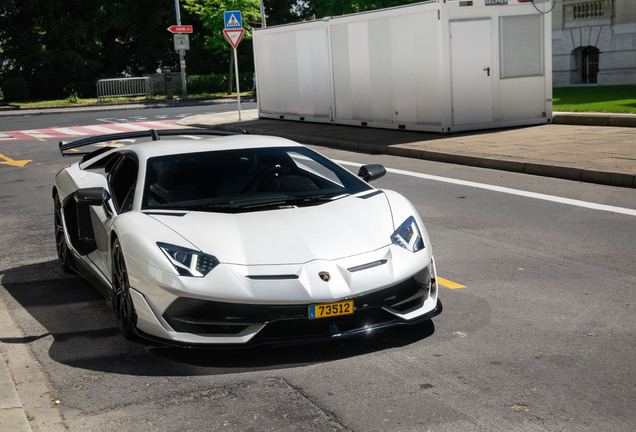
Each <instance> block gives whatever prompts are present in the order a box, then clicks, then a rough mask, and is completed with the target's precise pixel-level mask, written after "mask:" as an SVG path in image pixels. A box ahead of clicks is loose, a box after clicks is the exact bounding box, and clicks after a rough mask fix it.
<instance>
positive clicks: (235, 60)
mask: <svg viewBox="0 0 636 432" xmlns="http://www.w3.org/2000/svg"><path fill="white" fill-rule="evenodd" d="M234 75H236V102H237V103H238V116H239V121H241V90H240V89H239V74H238V57H237V56H236V48H234Z"/></svg>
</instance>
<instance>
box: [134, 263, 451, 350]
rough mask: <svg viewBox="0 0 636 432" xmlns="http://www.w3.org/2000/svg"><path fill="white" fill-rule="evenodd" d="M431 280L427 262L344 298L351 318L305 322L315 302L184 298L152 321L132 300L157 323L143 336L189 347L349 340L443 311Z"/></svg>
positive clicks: (140, 299)
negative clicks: (393, 280)
mask: <svg viewBox="0 0 636 432" xmlns="http://www.w3.org/2000/svg"><path fill="white" fill-rule="evenodd" d="M431 270H432V272H431ZM431 273H432V274H431ZM436 279H437V278H436V274H435V267H434V262H433V261H432V262H431V265H430V266H427V267H426V268H425V269H424V270H423V271H422V272H420V274H418V275H416V276H413V277H411V278H408V279H407V280H405V281H403V282H401V283H398V284H396V285H393V286H391V287H388V288H383V289H380V290H377V291H373V292H370V293H364V294H361V295H358V296H353V297H350V298H347V299H348V300H353V302H354V313H353V314H351V315H343V316H335V317H328V318H319V319H309V317H308V308H309V305H310V304H316V302H313V303H294V304H254V303H230V302H220V301H210V300H201V299H194V298H189V297H181V298H178V299H177V300H175V301H174V302H173V303H172V304H171V305H170V307H168V308H167V309H166V310H165V311H164V313H163V314H162V316H161V317H156V316H154V314H153V313H152V310H151V309H150V307H149V306H148V305H147V303H146V302H145V299H144V298H143V296H142V295H141V294H140V293H139V292H136V291H135V292H134V294H133V297H136V299H135V307H136V309H137V313H138V314H139V315H140V316H141V317H142V318H143V319H142V320H141V322H144V323H149V322H154V323H155V324H156V325H153V326H151V327H146V326H143V325H142V326H140V328H139V330H140V335H141V336H143V337H146V338H150V339H158V340H160V341H161V342H162V343H164V344H172V345H185V346H192V347H193V346H204V345H205V346H209V345H217V346H224V345H227V346H237V345H244V346H253V345H260V344H275V343H303V342H312V341H321V340H329V339H335V338H343V337H350V336H355V335H359V334H366V333H370V332H372V331H374V330H378V329H383V328H387V327H393V326H398V325H413V324H417V323H421V322H423V321H427V320H430V319H431V318H432V317H434V316H435V315H438V314H439V313H440V312H441V311H442V305H441V302H440V301H439V300H438V295H437V281H436ZM422 282H424V283H422ZM341 300H344V299H341ZM334 301H339V300H336V299H334ZM143 305H146V307H147V308H146V307H144V306H143ZM144 327H145V328H144ZM146 329H148V330H150V331H146Z"/></svg>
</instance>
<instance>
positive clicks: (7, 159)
mask: <svg viewBox="0 0 636 432" xmlns="http://www.w3.org/2000/svg"><path fill="white" fill-rule="evenodd" d="M0 159H4V162H0V164H5V165H12V166H17V167H20V168H22V167H23V166H25V165H26V164H28V163H29V162H31V159H29V160H13V159H11V158H10V157H8V156H5V155H2V154H0Z"/></svg>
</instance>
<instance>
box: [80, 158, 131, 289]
mask: <svg viewBox="0 0 636 432" xmlns="http://www.w3.org/2000/svg"><path fill="white" fill-rule="evenodd" d="M106 171H107V180H108V189H109V193H110V204H111V206H110V208H105V206H101V207H98V206H93V207H92V208H91V209H92V212H91V218H92V225H93V232H94V235H95V244H96V250H95V251H94V252H93V253H91V254H90V255H89V258H90V259H91V260H92V261H93V263H94V264H95V265H96V266H97V267H98V268H99V269H100V270H101V271H102V273H103V274H104V275H105V276H106V277H107V278H108V279H109V280H110V277H111V275H110V273H111V269H110V245H109V232H110V229H111V226H112V224H113V222H114V220H115V218H117V217H118V216H119V215H121V214H124V213H126V212H128V211H130V210H132V204H133V199H134V194H135V186H136V184H137V175H138V173H139V163H138V161H137V158H136V156H135V155H134V153H121V155H120V156H119V157H117V158H114V159H113V160H112V161H110V162H109V164H108V165H107V166H106Z"/></svg>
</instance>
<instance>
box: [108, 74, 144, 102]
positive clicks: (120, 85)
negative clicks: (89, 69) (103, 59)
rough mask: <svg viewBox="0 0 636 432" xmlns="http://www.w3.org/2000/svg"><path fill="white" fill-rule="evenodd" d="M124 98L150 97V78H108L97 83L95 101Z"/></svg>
mask: <svg viewBox="0 0 636 432" xmlns="http://www.w3.org/2000/svg"><path fill="white" fill-rule="evenodd" d="M124 96H146V97H152V83H151V81H150V78H149V77H134V78H110V79H102V80H99V81H97V99H103V98H111V97H124Z"/></svg>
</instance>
